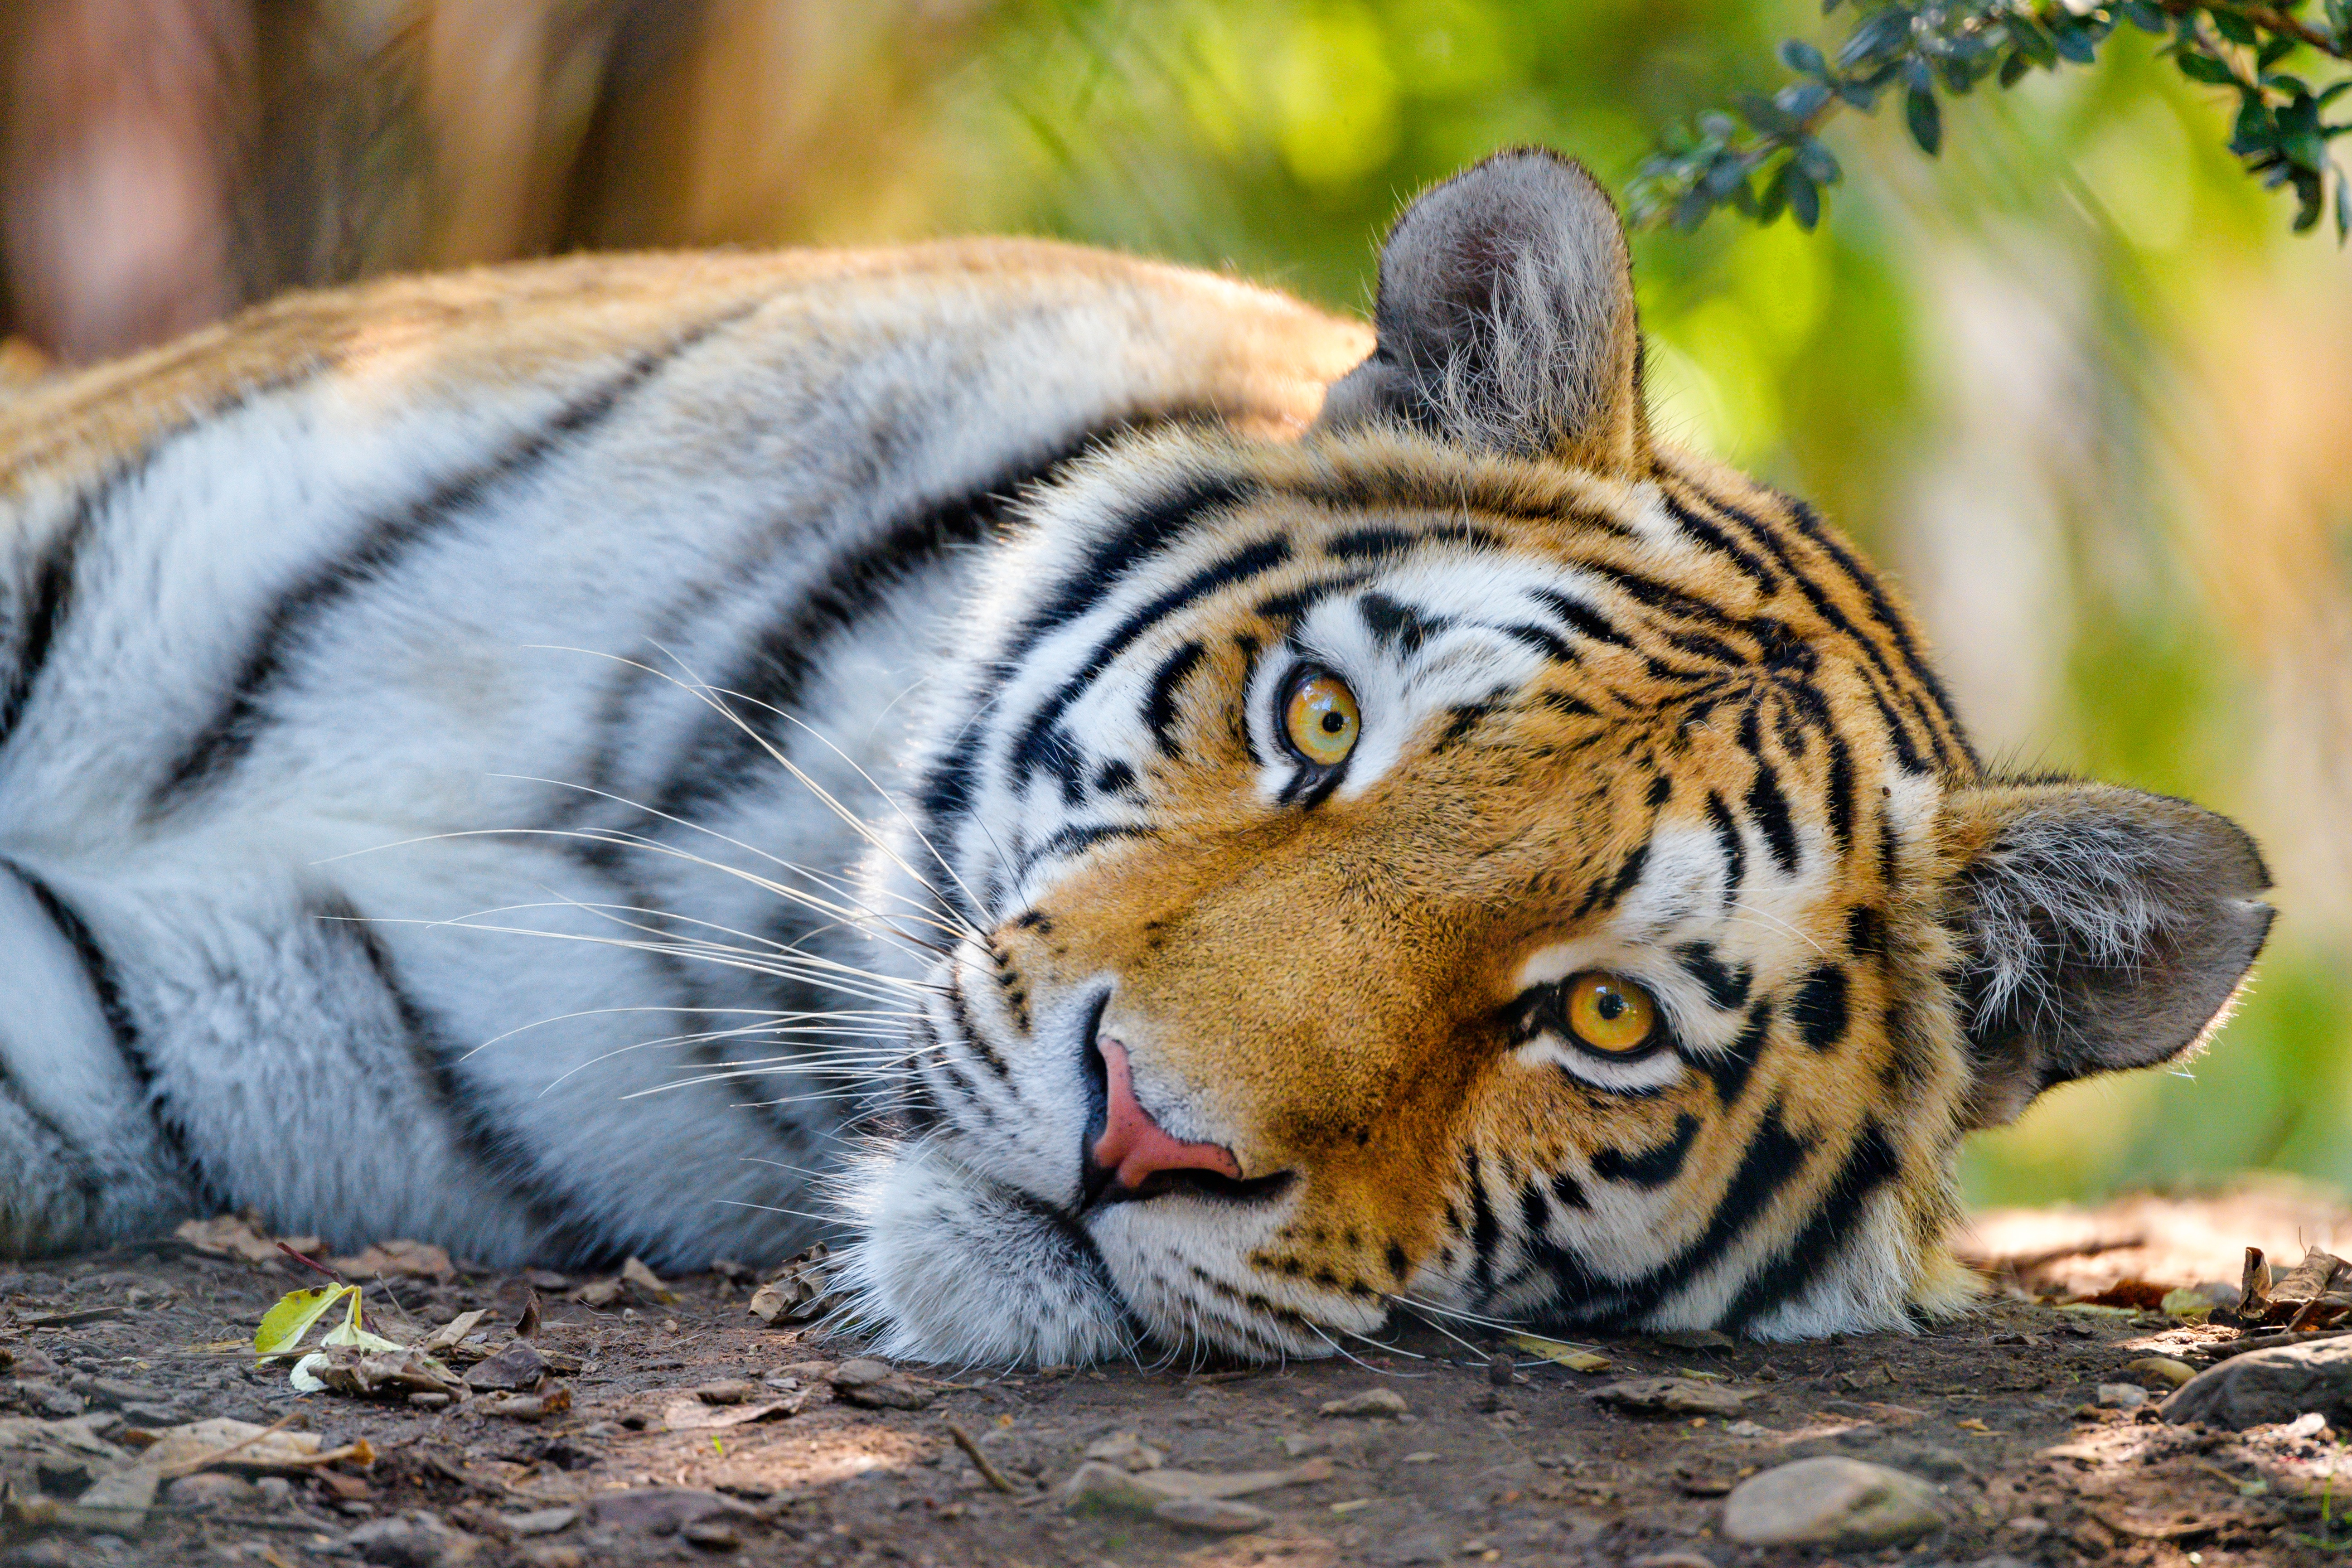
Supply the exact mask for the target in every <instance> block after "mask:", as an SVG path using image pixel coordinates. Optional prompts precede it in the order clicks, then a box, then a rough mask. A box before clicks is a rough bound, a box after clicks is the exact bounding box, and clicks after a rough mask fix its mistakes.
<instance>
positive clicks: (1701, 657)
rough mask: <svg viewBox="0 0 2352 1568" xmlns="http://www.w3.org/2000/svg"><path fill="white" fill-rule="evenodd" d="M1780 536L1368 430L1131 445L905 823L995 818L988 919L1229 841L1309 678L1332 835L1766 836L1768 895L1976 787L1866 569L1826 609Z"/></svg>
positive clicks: (980, 831) (988, 864)
mask: <svg viewBox="0 0 2352 1568" xmlns="http://www.w3.org/2000/svg"><path fill="white" fill-rule="evenodd" d="M1702 479H1705V482H1702ZM1776 508H1777V510H1775V509H1776ZM1792 509H1793V503H1788V502H1783V501H1780V500H1778V498H1774V497H1771V496H1770V495H1769V494H1768V493H1767V492H1763V491H1761V490H1759V489H1756V488H1755V487H1753V486H1749V485H1746V484H1745V482H1744V481H1738V480H1736V479H1731V478H1727V477H1725V476H1698V475H1696V474H1695V473H1694V472H1687V471H1685V469H1684V468H1679V467H1676V466H1675V462H1673V461H1668V460H1663V459H1662V461H1661V464H1660V465H1659V467H1658V468H1656V470H1655V471H1654V475H1653V476H1652V477H1651V478H1649V479H1645V480H1643V482H1641V483H1636V484H1627V483H1619V482H1616V481H1613V480H1609V479H1601V478H1597V477H1594V476H1591V475H1589V474H1583V473H1580V472H1577V471H1574V470H1570V469H1565V468H1558V467H1556V466H1553V465H1544V464H1532V463H1520V462H1516V461H1512V460H1510V459H1506V458H1475V459H1470V460H1465V458H1463V456H1462V455H1461V454H1460V453H1458V452H1447V451H1445V450H1444V449H1442V448H1438V447H1434V446H1433V445H1431V444H1429V443H1426V442H1423V441H1421V440H1419V439H1418V438H1417V437H1412V436H1411V435H1409V434H1403V433H1397V432H1389V431H1381V432H1377V433H1371V434H1366V435H1360V436H1354V437H1347V438H1344V439H1334V440H1328V441H1318V442H1313V443H1308V444H1305V445H1299V446H1280V445H1275V444H1270V443H1268V444H1261V443H1249V442H1241V441H1233V440H1226V439H1223V438H1219V437H1203V436H1200V435H1198V434H1171V435H1162V436H1158V437H1146V438H1141V439H1139V440H1137V441H1135V442H1132V443H1130V444H1129V446H1127V447H1123V448H1121V451H1120V454H1119V458H1118V461H1117V462H1108V461H1097V462H1094V463H1091V464H1087V465H1081V466H1080V468H1078V470H1077V471H1076V473H1075V475H1074V476H1073V477H1072V478H1071V479H1068V480H1067V481H1066V482H1065V483H1064V484H1062V485H1060V486H1058V487H1056V488H1055V489H1054V490H1052V491H1049V492H1046V493H1045V495H1044V496H1042V497H1040V498H1038V499H1037V500H1035V501H1034V516H1035V518H1036V521H1037V523H1038V526H1036V527H1035V528H1034V529H1032V530H1030V531H1028V532H1027V534H1026V535H1025V536H1024V538H1023V539H1021V540H1020V541H1019V542H1016V543H1015V545H1014V547H1013V548H1012V549H1010V550H1008V551H1006V552H1003V559H1002V560H1001V561H1000V562H999V563H998V570H999V573H1000V576H999V584H1000V586H1001V588H1002V590H1003V591H1002V592H1000V593H998V594H996V595H992V600H993V602H994V603H995V604H996V605H999V606H1000V607H1001V609H1000V614H1001V616H1002V618H1001V619H1000V620H999V621H998V623H997V624H996V625H995V626H993V627H980V628H976V629H977V630H978V631H979V633H980V635H981V636H982V638H983V639H984V640H985V641H986V642H987V643H989V644H992V645H993V657H992V658H988V659H987V660H985V661H983V662H982V664H981V665H980V666H979V668H981V669H982V671H983V674H982V678H981V684H980V686H979V688H978V689H974V690H972V691H971V692H970V693H969V694H968V695H969V697H970V699H971V701H972V703H973V704H974V705H975V706H978V707H984V708H986V709H987V710H990V711H991V712H992V723H991V724H990V725H989V726H987V727H985V728H984V729H983V728H982V727H980V726H974V727H972V728H971V729H970V730H968V731H965V732H964V733H963V735H962V736H961V738H960V739H958V740H957V742H955V743H954V744H953V745H952V746H950V748H948V750H947V751H946V752H945V754H944V755H943V756H942V757H941V758H940V759H939V761H938V762H937V763H936V764H935V765H934V767H933V769H932V771H931V773H930V774H929V783H928V784H927V789H926V796H925V799H926V805H928V806H929V807H930V808H931V810H932V813H933V820H934V821H941V822H953V821H955V820H956V819H958V818H959V817H961V816H962V815H963V814H964V813H965V811H966V809H967V808H973V809H976V810H977V812H978V815H979V816H980V817H981V818H982V819H984V820H982V821H981V822H980V823H978V824H977V825H970V826H963V827H961V828H960V829H957V830H958V831H960V832H961V835H962V837H963V838H964V839H965V840H966V847H967V851H968V855H969V858H971V860H972V861H974V862H975V863H976V869H977V871H978V875H977V876H976V877H975V879H974V880H975V882H976V883H977V882H984V883H985V884H986V885H987V886H988V887H989V888H990V889H992V892H991V897H990V898H989V899H988V900H983V901H985V902H989V903H992V904H993V903H995V902H997V901H998V900H1001V899H1003V898H1006V897H1008V896H1010V895H1013V894H1015V893H1017V892H1018V890H1019V889H1024V888H1026V889H1032V890H1034V889H1035V888H1036V887H1038V886H1041V885H1042V884H1041V883H1040V881H1039V878H1040V877H1041V876H1043V877H1045V878H1047V879H1050V876H1051V873H1052V871H1053V869H1054V867H1055V864H1056V863H1058V862H1060V861H1065V860H1067V859H1069V858H1073V857H1075V856H1077V855H1082V854H1084V853H1086V852H1087V850H1089V849H1090V848H1092V847H1094V846H1096V845H1098V844H1101V843H1104V842H1106V841H1108V840H1114V839H1119V838H1133V837H1145V836H1150V835H1151V834H1153V833H1154V832H1156V831H1160V829H1163V828H1164V826H1165V823H1166V822H1167V821H1168V820H1169V818H1168V816H1167V815H1166V814H1167V812H1168V811H1169V810H1170V809H1171V807H1175V808H1178V809H1179V812H1180V815H1184V816H1187V817H1188V818H1189V819H1194V820H1196V825H1198V826H1212V827H1213V826H1216V825H1218V824H1219V823H1221V822H1222V823H1223V824H1226V825H1234V824H1235V823H1236V821H1237V819H1236V818H1235V817H1234V808H1235V807H1236V805H1237V804H1238V803H1237V802H1235V801H1234V799H1233V798H1232V797H1231V794H1230V788H1229V786H1230V783H1231V781H1232V780H1233V778H1234V776H1235V774H1236V773H1237V772H1238V773H1242V774H1245V775H1246V776H1248V777H1249V778H1250V779H1251V781H1252V786H1251V791H1250V793H1251V795H1254V796H1255V801H1256V805H1257V806H1258V807H1259V808H1265V807H1269V806H1272V805H1276V804H1277V803H1279V802H1280V801H1281V800H1282V799H1284V798H1285V794H1284V792H1285V790H1286V787H1287V782H1288V781H1287V779H1286V774H1288V773H1290V771H1291V770H1290V769H1289V768H1288V765H1287V763H1286V760H1285V758H1284V756H1283V752H1282V746H1281V743H1280V741H1279V739H1278V737H1277V736H1276V734H1275V732H1274V731H1273V730H1272V728H1271V725H1272V722H1273V718H1272V715H1273V710H1274V709H1275V707H1276V699H1275V693H1274V691H1273V687H1274V685H1275V684H1276V683H1277V682H1279V681H1280V680H1281V679H1284V677H1285V673H1286V671H1289V670H1292V669H1295V668H1297V666H1298V665H1299V664H1300V663H1301V662H1302V661H1309V662H1316V663H1321V664H1326V665H1328V666H1330V667H1331V668H1335V669H1337V670H1339V671H1340V672H1342V673H1343V674H1344V675H1345V676H1346V678H1347V679H1349V681H1350V682H1351V683H1353V684H1354V685H1355V686H1356V687H1357V688H1358V695H1359V697H1360V699H1361V700H1362V701H1363V703H1364V707H1365V713H1366V719H1365V723H1364V729H1363V735H1362V739H1361V741H1360V743H1359V746H1358V750H1357V753H1356V755H1355V756H1354V757H1353V758H1351V761H1350V763H1349V769H1348V771H1347V773H1346V776H1345V777H1344V778H1343V779H1342V780H1341V781H1340V783H1339V786H1338V788H1337V790H1336V791H1335V792H1334V799H1335V801H1336V802H1337V803H1339V804H1342V805H1344V804H1346V803H1348V802H1349V801H1352V800H1370V799H1375V798H1382V797H1384V796H1385V795H1386V793H1387V792H1389V791H1391V790H1392V789H1395V788H1401V787H1412V788H1414V789H1417V790H1418V791H1419V792H1420V793H1421V794H1422V795H1423V796H1424V797H1426V796H1428V795H1429V794H1430V792H1432V791H1441V792H1442V791H1444V790H1449V789H1451V790H1454V791H1457V792H1461V793H1462V794H1463V796H1464V798H1465V799H1466V798H1469V796H1470V795H1472V794H1477V795H1478V798H1479V799H1480V800H1481V803H1482V804H1481V810H1480V811H1479V812H1478V813H1477V814H1475V815H1476V816H1477V817H1478V818H1479V820H1478V821H1477V822H1476V823H1475V824H1471V825H1469V826H1465V827H1463V828H1462V833H1463V834H1465V835H1466V836H1467V837H1480V838H1484V839H1486V840H1487V841H1488V842H1490V843H1491V842H1493V841H1494V840H1495V839H1496V837H1497V836H1498V835H1499V836H1506V837H1507V836H1509V835H1512V834H1521V835H1525V836H1531V837H1534V838H1542V837H1547V836H1550V837H1557V835H1558V833H1559V831H1560V827H1561V825H1562V824H1579V825H1580V826H1581V831H1582V832H1583V833H1584V835H1585V842H1584V843H1582V844H1581V845H1580V846H1578V847H1576V848H1575V851H1574V853H1573V854H1571V855H1570V856H1569V857H1568V858H1569V859H1570V860H1573V861H1575V862H1577V863H1580V864H1586V865H1598V864H1599V863H1601V861H1602V860H1605V859H1606V858H1609V857H1611V856H1612V855H1614V856H1616V857H1618V858H1622V857H1623V856H1625V855H1628V854H1630V853H1632V850H1633V847H1634V846H1636V845H1637V844H1638V843H1639V842H1641V841H1642V840H1643V838H1644V837H1646V835H1647V834H1648V833H1649V832H1650V831H1651V830H1652V829H1653V828H1654V826H1656V824H1657V822H1658V820H1659V818H1660V813H1661V811H1662V809H1664V808H1665V807H1667V806H1668V805H1670V804H1671V805H1672V806H1673V810H1674V813H1675V815H1677V816H1680V817H1682V818H1683V819H1685V820H1687V821H1692V822H1698V823H1704V822H1705V821H1706V817H1707V816H1708V815H1709V814H1710V813H1711V814H1712V815H1714V816H1717V817H1721V816H1727V815H1734V814H1736V815H1738V816H1740V817H1741V818H1742V820H1743V822H1746V823H1750V824H1753V825H1755V826H1754V831H1755V832H1756V833H1757V834H1759V835H1760V837H1759V839H1758V841H1757V847H1756V850H1755V854H1756V857H1757V861H1758V864H1759V865H1770V866H1773V867H1777V868H1779V869H1780V871H1781V872H1783V873H1793V872H1794V871H1795V870H1796V869H1797V866H1796V861H1797V860H1798V858H1799V840H1800V838H1801V836H1802V835H1803V834H1804V833H1806V832H1808V831H1812V830H1813V829H1815V828H1818V829H1819V830H1820V833H1821V835H1822V836H1825V837H1826V839H1827V840H1828V841H1829V843H1830V844H1831V846H1832V849H1833V850H1834V852H1835V853H1836V854H1837V855H1838V856H1841V857H1843V856H1845V855H1848V854H1850V853H1852V852H1853V849H1854V847H1855V845H1856V843H1857V839H1856V833H1857V826H1856V819H1857V809H1856V805H1855V802H1856V800H1857V799H1858V798H1859V796H1860V795H1861V794H1862V793H1863V792H1865V791H1874V790H1878V789H1882V788H1885V787H1888V786H1889V782H1890V781H1895V780H1900V779H1904V778H1910V777H1918V778H1926V779H1936V778H1943V777H1951V776H1955V775H1959V776H1965V775H1967V774H1969V773H1973V771H1974V766H1975V764H1974V760H1973V758H1972V757H1970V756H1969V754H1968V753H1967V752H1966V750H1965V742H1962V741H1961V740H1960V739H1959V731H1958V726H1957V724H1956V723H1955V722H1954V721H1952V720H1951V718H1950V715H1949V713H1948V709H1947V708H1946V706H1945V705H1944V703H1943V700H1942V698H1941V695H1940V693H1939V692H1937V690H1936V689H1934V687H1933V683H1932V680H1931V679H1929V678H1928V677H1927V674H1926V672H1925V667H1924V664H1923V663H1922V662H1921V660H1920V658H1919V657H1918V654H1917V651H1916V647H1915V639H1914V637H1913V635H1912V633H1911V632H1910V629H1909V627H1908V625H1907V622H1906V620H1905V619H1904V617H1903V615H1902V612H1901V611H1900V610H1899V608H1898V607H1896V606H1895V605H1892V604H1891V603H1889V602H1887V601H1886V600H1885V596H1884V595H1883V593H1882V592H1881V591H1880V590H1879V589H1878V588H1877V587H1876V585H1875V584H1874V583H1873V582H1872V581H1871V580H1869V579H1868V578H1867V577H1866V576H1864V575H1862V574H1860V572H1859V568H1858V567H1856V568H1855V569H1854V570H1853V574H1851V581H1850V582H1845V589H1844V591H1843V592H1842V593H1832V592H1829V591H1827V590H1825V589H1823V588H1822V586H1821V582H1822V581H1823V580H1827V581H1831V582H1832V583H1833V584H1834V583H1837V582H1844V581H1845V580H1844V579H1842V578H1839V577H1838V576H1837V574H1838V573H1839V572H1840V571H1841V570H1843V568H1841V567H1839V565H1838V564H1837V562H1838V560H1839V559H1842V557H1838V556H1836V555H1835V552H1838V551H1841V550H1842V549H1843V546H1841V545H1839V544H1838V543H1837V542H1836V541H1835V540H1834V537H1833V536H1831V535H1828V534H1827V533H1826V531H1821V530H1819V528H1818V525H1810V527H1811V531H1809V525H1808V524H1807V523H1806V522H1805V521H1804V519H1803V518H1802V517H1801V515H1799V513H1798V512H1797V511H1796V510H1792ZM1800 566H1801V567H1803V568H1804V570H1803V571H1802V572H1800V571H1799V570H1797V569H1796V568H1798V567H1800ZM1660 791H1664V792H1665V793H1664V794H1659V793H1658V792H1660ZM1186 796H1191V797H1192V799H1191V800H1190V802H1189V805H1191V806H1192V807H1197V808H1198V809H1197V812H1195V811H1189V810H1185V809H1184V807H1185V806H1186V805H1187V804H1188V803H1187V801H1186V799H1185V797H1186ZM1670 796H1675V797H1678V798H1674V799H1673V800H1672V801H1671V802H1670V799H1669V797H1670ZM1798 801H1804V802H1806V803H1808V806H1807V808H1806V809H1810V810H1811V811H1812V812H1813V816H1814V817H1816V818H1818V819H1819V820H1818V821H1811V822H1809V821H1807V820H1805V819H1804V812H1803V810H1801V809H1799V808H1798V807H1796V806H1795V805H1793V804H1792V803H1795V802H1798ZM1439 815H1440V816H1444V817H1446V818H1447V819H1448V820H1452V821H1454V822H1455V823H1456V824H1457V825H1458V824H1460V823H1461V822H1462V820H1463V816H1464V814H1462V813H1460V812H1452V813H1447V812H1444V811H1443V810H1442V809H1441V811H1440V814H1439ZM1425 826H1427V825H1426V824H1419V823H1416V824H1413V825H1412V827H1413V830H1414V831H1422V830H1423V828H1424V827H1425ZM1743 831H1746V829H1743ZM1457 837H1459V835H1457ZM1547 856H1549V858H1550V860H1551V861H1552V862H1553V863H1554V864H1555V865H1556V864H1558V863H1559V860H1560V857H1559V855H1558V854H1557V853H1555V852H1553V851H1551V850H1544V851H1541V852H1539V853H1538V855H1537V857H1536V858H1546V857H1547ZM1022 896H1026V895H1025V894H1024V895H1022ZM1014 901H1016V902H1017V901H1018V899H1017V898H1016V899H1015V900H1014Z"/></svg>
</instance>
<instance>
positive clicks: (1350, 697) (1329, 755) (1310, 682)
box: [1282, 671, 1363, 768]
mask: <svg viewBox="0 0 2352 1568" xmlns="http://www.w3.org/2000/svg"><path fill="white" fill-rule="evenodd" d="M1362 725H1363V715H1362V714H1361V713H1360V712H1359V711H1358V710H1357V708H1356V694H1355V693H1354V692H1352V691H1350V690H1349V689H1348V683H1347V682H1346V681H1344V680H1342V679H1339V677H1338V676H1336V675H1333V674H1330V673H1329V672H1328V671H1325V672H1322V673H1318V674H1313V675H1309V676H1307V678H1306V679H1302V680H1300V681H1298V682H1297V683H1296V684H1295V685H1293V686H1292V687H1291V689H1290V697H1289V700H1287V701H1286V702H1285V703H1284V704H1283V706H1282V732H1283V736H1284V738H1285V739H1286V740H1287V741H1288V742H1290V749H1291V750H1292V751H1295V752H1297V753H1298V754H1299V755H1300V756H1302V757H1304V758H1306V759H1307V761H1308V762H1310V763H1314V764H1315V765H1316V766H1318V767H1323V768H1336V767H1338V766H1339V764H1340V763H1344V762H1346V761H1347V760H1348V753H1349V752H1352V751H1354V750H1355V749H1356V735H1357V733H1358V731H1360V729H1361V728H1362Z"/></svg>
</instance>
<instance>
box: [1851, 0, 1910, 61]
mask: <svg viewBox="0 0 2352 1568" xmlns="http://www.w3.org/2000/svg"><path fill="white" fill-rule="evenodd" d="M1909 37H1911V12H1910V10H1909V9H1908V8H1907V7H1906V6H1902V5H1889V6H1888V7H1886V9H1885V10H1884V11H1874V12H1873V13H1872V14H1871V15H1870V16H1869V17H1868V18H1867V19H1866V20H1865V21H1864V23H1863V24H1862V26H1859V27H1856V28H1855V29H1854V30H1853V33H1852V34H1850V35H1848V37H1847V38H1846V41H1845V42H1844V43H1843V45H1841V46H1839V48H1838V55H1837V58H1838V64H1839V65H1841V66H1845V67H1847V68H1852V67H1854V66H1858V65H1861V64H1862V63H1864V61H1866V60H1878V59H1882V58H1885V56H1886V55H1887V54H1888V53H1889V52H1890V51H1892V50H1894V49H1897V48H1900V47H1902V46H1903V44H1904V43H1905V42H1906V41H1907V40H1908V39H1909Z"/></svg>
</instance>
